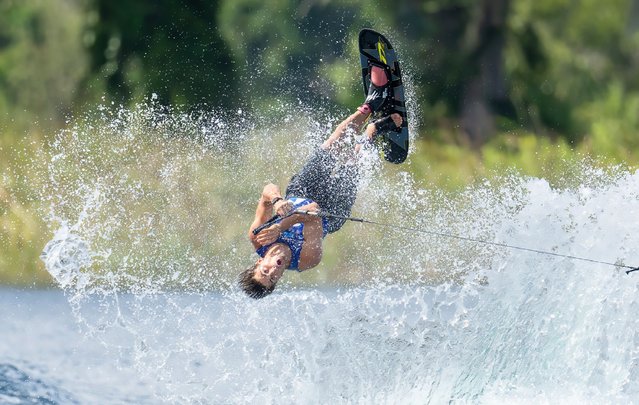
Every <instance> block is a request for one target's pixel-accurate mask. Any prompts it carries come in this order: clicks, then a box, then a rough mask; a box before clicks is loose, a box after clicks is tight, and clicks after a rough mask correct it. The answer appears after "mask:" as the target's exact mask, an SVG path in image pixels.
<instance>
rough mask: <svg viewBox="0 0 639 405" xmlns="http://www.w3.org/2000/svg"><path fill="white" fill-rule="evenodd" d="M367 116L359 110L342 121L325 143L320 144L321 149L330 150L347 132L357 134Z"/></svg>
mask: <svg viewBox="0 0 639 405" xmlns="http://www.w3.org/2000/svg"><path fill="white" fill-rule="evenodd" d="M369 115H370V113H368V114H366V113H363V112H361V111H359V110H358V111H356V112H355V113H353V114H351V116H350V117H348V118H346V119H345V120H344V121H342V123H341V124H339V125H338V126H337V128H335V131H333V133H332V134H331V136H330V137H329V138H328V139H327V140H326V141H324V143H323V144H322V149H324V150H330V149H332V148H333V146H334V145H335V143H336V142H337V141H339V140H340V139H342V138H343V137H344V136H345V135H346V134H348V133H349V132H350V133H353V134H357V133H359V131H360V129H361V128H362V125H364V123H365V122H366V120H367V119H368V116H369Z"/></svg>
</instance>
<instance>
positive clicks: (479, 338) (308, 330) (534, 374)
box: [0, 272, 639, 404]
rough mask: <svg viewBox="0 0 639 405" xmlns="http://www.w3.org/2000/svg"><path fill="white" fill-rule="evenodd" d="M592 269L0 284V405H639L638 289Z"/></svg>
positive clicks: (627, 281)
mask: <svg viewBox="0 0 639 405" xmlns="http://www.w3.org/2000/svg"><path fill="white" fill-rule="evenodd" d="M593 273H594V272H593ZM597 273H600V274H596V275H595V274H592V275H591V276H594V277H582V276H581V275H579V276H578V275H574V276H567V275H566V274H560V273H556V274H545V275H544V276H543V277H542V278H541V279H537V280H534V283H533V277H530V278H529V279H528V280H527V281H525V282H513V281H514V280H512V279H510V278H508V277H504V279H502V280H495V282H494V283H492V284H490V285H486V286H484V287H483V288H479V289H478V288H477V287H472V288H468V287H459V286H457V287H455V286H450V285H448V286H437V287H428V286H413V287H408V286H403V287H402V286H384V287H381V286H380V287H378V288H373V289H344V290H334V289H333V290H289V291H283V292H282V293H279V294H275V295H273V296H271V297H270V298H269V299H268V300H262V301H259V302H253V301H249V300H247V299H246V298H244V297H242V296H241V295H239V294H235V293H230V294H224V295H220V294H211V293H207V294H201V293H198V294H184V293H179V294H178V293H161V294H152V295H151V294H149V295H133V294H115V293H114V294H104V295H101V296H93V297H84V298H83V299H82V300H77V297H75V298H73V297H70V296H68V295H67V296H66V297H65V296H64V295H63V293H62V292H60V291H20V290H12V289H2V290H0V302H1V304H2V308H3V311H2V314H1V315H0V321H1V322H2V325H3V327H2V329H1V330H0V403H9V404H10V403H16V404H21V403H42V404H51V403H60V404H66V403H82V404H84V403H87V404H105V403H109V404H154V403H196V404H209V403H210V404H218V403H229V404H236V403H278V404H279V403H286V404H288V403H290V404H293V403H309V404H314V403H402V404H404V403H414V404H423V403H448V402H449V400H454V401H459V402H462V403H468V402H470V403H531V404H532V403H634V402H635V401H636V400H637V398H639V397H638V396H637V395H638V392H639V383H638V382H637V374H638V373H639V349H638V342H639V332H638V330H639V328H637V326H639V325H637V323H638V322H639V321H638V320H639V317H638V316H637V315H639V313H638V311H639V302H638V300H637V298H636V297H637V294H638V292H639V291H638V288H637V282H636V281H635V280H634V279H629V278H627V277H626V276H621V275H617V276H603V275H602V274H601V273H603V272H597ZM602 277H605V278H606V280H602ZM593 279H595V280H594V281H593Z"/></svg>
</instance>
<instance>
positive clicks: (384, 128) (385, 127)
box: [366, 113, 404, 141]
mask: <svg viewBox="0 0 639 405" xmlns="http://www.w3.org/2000/svg"><path fill="white" fill-rule="evenodd" d="M403 122H404V119H403V118H402V116H401V115H400V114H398V113H393V114H391V115H390V116H386V117H384V118H380V119H378V120H375V121H373V122H371V123H370V124H368V126H366V136H367V137H368V139H369V140H370V141H372V140H373V138H374V137H375V135H376V134H377V133H378V132H388V131H392V130H393V129H395V128H399V127H401V126H402V123H403Z"/></svg>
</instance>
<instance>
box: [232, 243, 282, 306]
mask: <svg viewBox="0 0 639 405" xmlns="http://www.w3.org/2000/svg"><path fill="white" fill-rule="evenodd" d="M284 270H285V266H284V263H283V260H282V258H281V257H277V256H276V255H274V254H273V253H272V251H268V252H266V254H265V255H264V257H263V258H259V259H258V260H257V262H255V264H253V265H252V266H251V267H249V268H248V269H246V270H244V271H243V272H242V273H240V279H239V284H240V287H241V288H242V290H244V292H245V293H246V294H247V295H248V296H249V297H251V298H255V299H258V298H264V297H266V296H267V295H269V294H270V293H272V292H273V290H274V289H275V285H277V282H278V281H279V279H280V278H281V277H282V274H283V273H284Z"/></svg>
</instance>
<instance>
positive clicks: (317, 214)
mask: <svg viewBox="0 0 639 405" xmlns="http://www.w3.org/2000/svg"><path fill="white" fill-rule="evenodd" d="M293 214H303V215H311V216H315V217H320V218H336V219H342V220H346V221H351V222H359V223H362V224H370V225H376V226H381V227H385V228H393V229H396V230H404V231H411V232H419V233H424V234H428V235H433V236H441V237H444V238H451V239H458V240H463V241H468V242H474V243H482V244H485V245H492V246H499V247H504V248H508V249H515V250H522V251H526V252H532V253H537V254H542V255H547V256H555V257H562V258H566V259H571V260H580V261H583V262H589V263H597V264H605V265H607V266H613V267H621V268H625V269H628V270H626V274H630V273H632V272H633V271H639V266H628V265H625V264H620V263H611V262H607V261H603V260H595V259H589V258H586V257H579V256H572V255H564V254H561V253H554V252H548V251H545V250H539V249H532V248H527V247H523V246H515V245H509V244H506V243H499V242H491V241H487V240H483V239H476V238H470V237H466V236H460V235H454V234H450V233H446V232H438V231H429V230H427V229H418V228H410V227H406V226H399V225H391V224H384V223H381V222H375V221H370V220H367V219H363V218H355V217H345V216H341V215H334V214H330V213H327V212H322V211H308V210H306V211H305V210H295V211H291V212H290V213H288V214H287V215H286V216H283V217H280V216H278V215H276V216H274V217H273V218H271V219H270V220H268V221H267V222H265V223H264V224H262V225H260V226H259V227H257V228H255V229H254V230H253V234H258V233H259V232H260V231H261V230H262V229H264V228H267V227H269V226H271V225H272V224H273V223H275V222H277V221H278V220H279V219H283V218H286V217H289V216H291V215H293Z"/></svg>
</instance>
